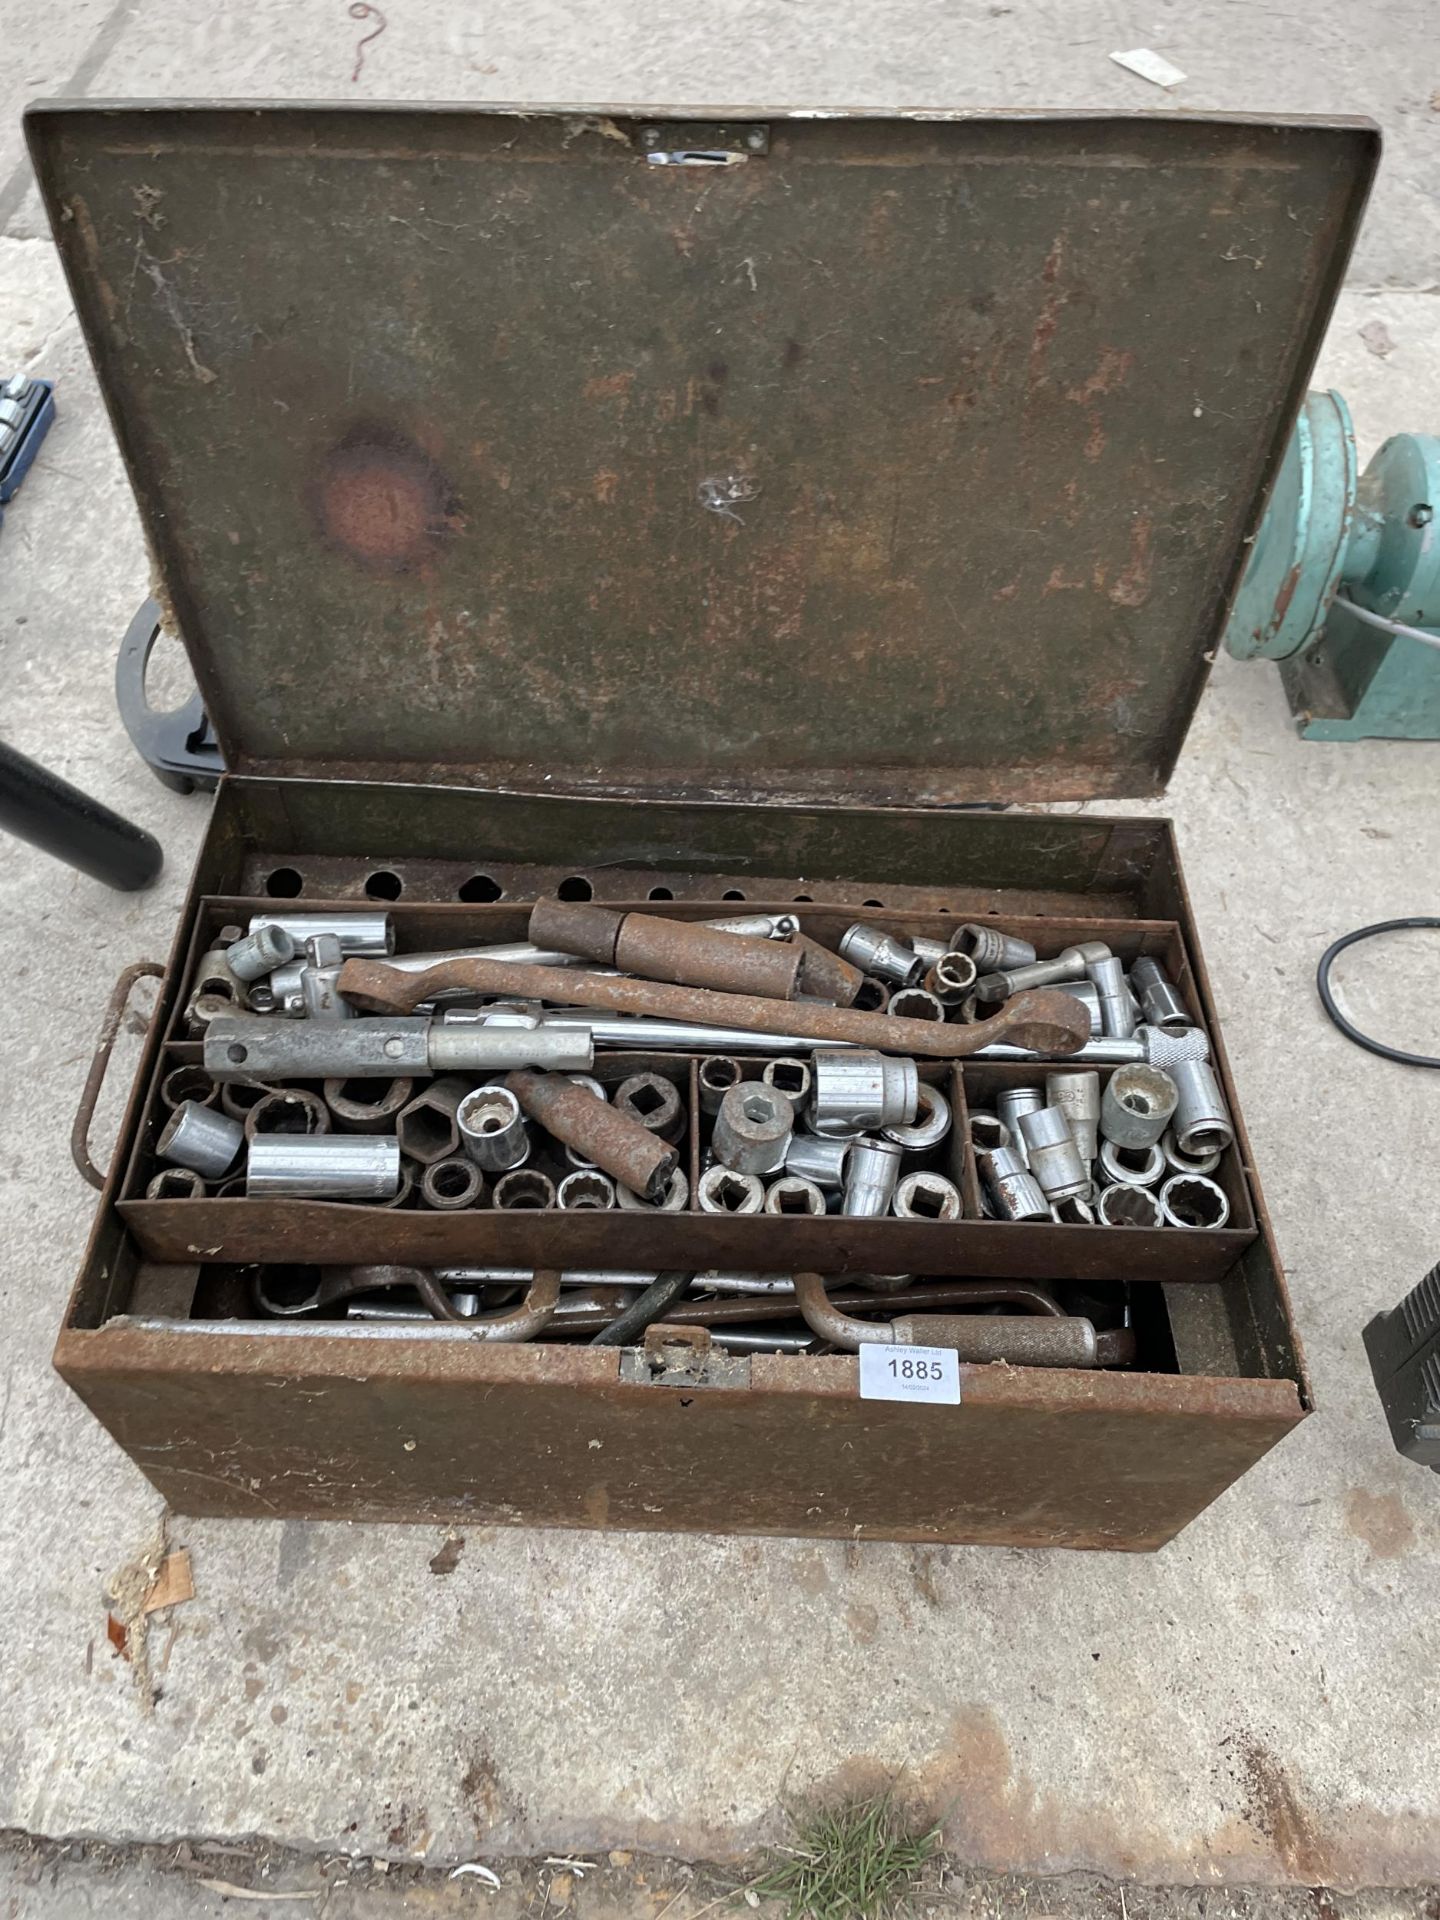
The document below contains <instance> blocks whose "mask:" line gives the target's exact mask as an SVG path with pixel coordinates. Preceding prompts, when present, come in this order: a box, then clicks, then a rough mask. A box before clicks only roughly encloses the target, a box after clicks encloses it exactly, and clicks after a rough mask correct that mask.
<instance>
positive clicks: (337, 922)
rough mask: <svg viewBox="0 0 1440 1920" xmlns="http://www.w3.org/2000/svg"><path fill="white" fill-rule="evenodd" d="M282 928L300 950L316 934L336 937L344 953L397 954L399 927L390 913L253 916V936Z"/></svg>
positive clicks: (383, 955) (380, 955)
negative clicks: (396, 940) (264, 930)
mask: <svg viewBox="0 0 1440 1920" xmlns="http://www.w3.org/2000/svg"><path fill="white" fill-rule="evenodd" d="M262 927H279V928H280V929H281V930H282V931H283V932H285V933H288V934H289V936H290V938H291V940H292V941H293V942H294V943H295V946H296V947H297V948H299V947H302V946H303V945H304V944H305V942H306V941H307V940H313V939H314V937H315V936H316V934H319V933H333V934H334V935H335V937H336V939H337V940H339V942H340V949H341V952H342V953H347V954H351V953H353V954H367V955H371V956H373V957H375V958H381V957H386V958H388V956H389V955H390V954H392V953H394V951H395V923H394V921H393V920H392V919H391V918H390V915H389V914H388V913H252V914H251V916H250V924H249V927H248V928H247V929H246V931H247V932H249V933H258V932H259V931H260V929H261V928H262Z"/></svg>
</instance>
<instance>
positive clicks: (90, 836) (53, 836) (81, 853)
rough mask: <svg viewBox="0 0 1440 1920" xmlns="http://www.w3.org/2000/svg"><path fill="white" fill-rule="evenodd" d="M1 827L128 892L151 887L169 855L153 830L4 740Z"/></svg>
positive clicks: (0, 748)
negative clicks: (90, 794)
mask: <svg viewBox="0 0 1440 1920" xmlns="http://www.w3.org/2000/svg"><path fill="white" fill-rule="evenodd" d="M0 830H3V831H4V832H6V833H13V834H17V835H18V836H19V837H20V839H22V840H28V841H29V842H30V844H31V846H32V847H39V848H40V849H41V851H42V852H44V853H51V854H53V855H54V856H55V858H56V859H57V860H63V861H64V862H65V864H66V865H67V866H70V867H77V868H78V869H79V870H80V872H81V873H88V874H89V875H90V877H91V878H92V879H94V880H102V881H103V882H104V883H105V885H106V886H107V887H115V888H118V889H119V891H120V892H122V893H134V892H136V891H137V890H138V889H139V888H141V887H148V886H149V885H150V884H151V883H152V882H153V880H154V879H155V876H156V875H157V874H158V873H159V871H160V868H161V866H162V864H163V863H164V859H165V855H164V853H163V852H162V851H161V847H160V842H159V841H158V840H157V839H156V838H155V837H154V835H153V834H149V833H146V831H145V830H144V828H143V827H136V826H132V825H131V823H130V821H128V820H125V819H122V818H121V816H120V815H119V814H118V813H113V812H112V811H111V810H110V808H109V807H106V806H102V805H101V803H100V802H99V801H98V800H92V799H91V798H90V796H89V794H86V793H81V791H80V789H79V788H78V787H72V786H71V785H70V783H69V781H68V780H62V779H60V778H59V776H58V775H56V774H53V773H51V772H50V771H49V770H48V769H47V768H45V767H42V766H41V765H40V764H39V762H38V761H35V760H29V759H27V758H26V756H25V755H24V754H23V753H17V752H16V751H15V749H14V748H13V747H7V746H5V745H3V743H0Z"/></svg>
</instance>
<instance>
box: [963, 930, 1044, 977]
mask: <svg viewBox="0 0 1440 1920" xmlns="http://www.w3.org/2000/svg"><path fill="white" fill-rule="evenodd" d="M950 945H951V946H952V948H953V949H954V950H955V952H956V953H963V954H964V955H965V956H966V957H967V958H968V959H970V960H973V961H974V962H975V971H976V972H977V973H1003V972H1006V971H1008V970H1009V969H1011V968H1014V967H1029V966H1033V965H1034V964H1035V949H1034V947H1032V946H1031V944H1030V942H1029V941H1028V940H1020V939H1017V938H1016V936H1015V935H1014V934H1012V933H1001V932H1000V930H999V928H998V927H982V926H979V925H977V924H976V923H975V922H974V921H972V920H967V921H966V922H965V924H964V925H963V926H959V927H957V928H956V929H955V931H954V933H952V934H951V936H950Z"/></svg>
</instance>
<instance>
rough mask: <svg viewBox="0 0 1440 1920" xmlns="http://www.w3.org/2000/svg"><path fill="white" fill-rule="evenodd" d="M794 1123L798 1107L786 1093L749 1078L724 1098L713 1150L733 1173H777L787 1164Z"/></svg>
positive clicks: (717, 1117)
mask: <svg viewBox="0 0 1440 1920" xmlns="http://www.w3.org/2000/svg"><path fill="white" fill-rule="evenodd" d="M794 1127H795V1109H794V1107H793V1106H792V1105H791V1103H790V1101H789V1100H787V1099H786V1097H785V1095H784V1094H782V1093H777V1092H776V1091H775V1089H774V1087H767V1086H766V1085H765V1084H764V1083H763V1082H761V1081H755V1080H748V1081H745V1082H743V1083H742V1084H741V1085H740V1086H738V1087H732V1088H731V1089H730V1091H729V1092H728V1093H727V1094H726V1096H725V1098H724V1099H723V1100H722V1101H721V1102H720V1111H719V1113H717V1114H716V1116H715V1130H714V1132H713V1133H712V1135H711V1137H710V1151H711V1152H712V1153H713V1154H714V1156H715V1158H716V1160H717V1161H718V1162H719V1163H720V1165H721V1166H722V1167H729V1169H730V1170H731V1172H732V1173H755V1174H766V1173H774V1172H775V1171H776V1170H777V1168H779V1167H782V1166H784V1164H785V1150H786V1148H787V1147H788V1146H789V1144H790V1135H791V1133H792V1132H793V1131H794Z"/></svg>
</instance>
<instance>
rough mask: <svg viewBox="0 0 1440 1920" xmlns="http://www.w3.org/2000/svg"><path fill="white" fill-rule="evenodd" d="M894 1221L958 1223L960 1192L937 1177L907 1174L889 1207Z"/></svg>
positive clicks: (943, 1177) (949, 1181) (950, 1183)
mask: <svg viewBox="0 0 1440 1920" xmlns="http://www.w3.org/2000/svg"><path fill="white" fill-rule="evenodd" d="M890 1206H891V1211H892V1212H893V1213H894V1215H895V1217H896V1219H897V1220H958V1219H959V1218H960V1216H961V1214H962V1213H963V1212H964V1207H963V1206H962V1205H961V1202H960V1189H959V1188H958V1187H957V1186H956V1185H955V1183H954V1181H953V1180H947V1179H946V1178H945V1176H944V1175H943V1174H939V1173H907V1174H906V1175H905V1177H904V1179H903V1180H901V1181H900V1183H899V1185H898V1186H897V1187H896V1189H895V1198H894V1199H893V1200H892V1201H891V1203H890Z"/></svg>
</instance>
